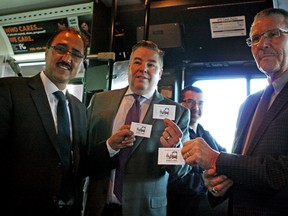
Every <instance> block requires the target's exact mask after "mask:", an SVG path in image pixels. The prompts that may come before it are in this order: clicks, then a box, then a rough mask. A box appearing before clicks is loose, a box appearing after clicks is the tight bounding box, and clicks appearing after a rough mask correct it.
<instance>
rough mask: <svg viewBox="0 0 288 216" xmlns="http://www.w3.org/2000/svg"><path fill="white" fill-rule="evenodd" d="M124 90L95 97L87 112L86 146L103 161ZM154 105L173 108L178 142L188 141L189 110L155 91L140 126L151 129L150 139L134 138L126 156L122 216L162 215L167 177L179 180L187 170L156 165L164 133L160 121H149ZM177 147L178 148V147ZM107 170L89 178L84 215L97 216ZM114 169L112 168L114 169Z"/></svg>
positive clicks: (106, 178)
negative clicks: (177, 129) (178, 135)
mask: <svg viewBox="0 0 288 216" xmlns="http://www.w3.org/2000/svg"><path fill="white" fill-rule="evenodd" d="M126 91H127V88H124V89H120V90H113V91H108V92H103V93H98V94H95V95H94V96H93V97H92V100H91V104H90V106H89V108H88V125H89V126H88V127H89V128H88V131H89V132H88V143H89V150H90V154H93V155H95V157H100V158H101V159H103V162H104V161H106V162H104V163H107V158H108V159H109V160H110V158H109V154H108V150H107V147H106V140H107V138H109V137H110V136H111V133H112V127H113V121H114V118H115V115H116V113H117V110H118V108H119V105H120V103H121V100H122V98H123V96H124V94H125V92H126ZM154 104H170V105H175V106H176V117H175V122H176V123H177V124H178V126H179V127H180V128H181V129H182V131H183V139H182V141H185V140H188V139H189V134H188V123H189V110H188V109H186V108H185V107H183V106H181V105H179V104H177V103H175V102H174V101H172V100H169V99H167V98H164V97H163V96H162V95H160V94H159V93H158V92H157V91H155V94H154V96H153V99H152V101H151V104H150V106H149V109H148V111H147V114H146V116H145V118H144V120H143V123H145V124H149V125H152V126H153V128H152V132H151V137H150V138H143V137H137V139H136V141H135V143H134V146H133V150H132V152H131V153H130V155H129V158H128V161H127V164H126V171H125V176H124V183H123V199H122V200H123V203H122V204H123V205H122V208H123V215H131V216H132V215H133V216H135V215H138V216H139V215H143V216H144V215H145V216H148V215H157V216H160V215H166V205H167V199H166V192H167V182H168V177H169V175H171V176H172V177H174V178H178V177H181V176H183V175H185V174H186V173H187V172H188V171H189V169H190V168H189V166H187V165H184V166H174V165H172V166H163V165H162V166H160V165H158V164H157V160H158V159H157V158H158V148H159V147H161V143H160V137H161V135H162V133H163V131H164V129H165V125H164V122H163V120H159V119H153V118H152V115H153V105H154ZM179 147H180V146H179ZM113 162H115V163H117V156H116V157H114V158H112V159H111V160H110V165H111V166H110V167H111V168H110V169H107V172H106V175H104V176H102V175H101V176H100V177H99V176H97V175H95V176H94V177H93V176H91V178H90V188H89V191H88V203H87V212H88V215H94V216H95V215H100V213H101V211H102V209H103V207H104V205H105V203H106V200H107V189H108V183H109V182H108V180H109V177H110V171H111V169H112V168H113ZM114 167H115V166H114Z"/></svg>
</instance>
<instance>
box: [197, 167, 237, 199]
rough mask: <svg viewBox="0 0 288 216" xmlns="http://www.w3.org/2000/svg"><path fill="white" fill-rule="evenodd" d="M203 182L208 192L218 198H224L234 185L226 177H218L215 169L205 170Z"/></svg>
mask: <svg viewBox="0 0 288 216" xmlns="http://www.w3.org/2000/svg"><path fill="white" fill-rule="evenodd" d="M203 180H204V183H205V186H206V187H207V188H208V190H209V191H210V192H211V193H212V194H213V195H214V196H216V197H219V196H224V194H225V193H226V192H227V190H228V189H229V188H230V187H231V186H232V185H233V181H232V180H231V179H229V178H228V177H227V176H225V175H217V173H216V170H215V169H209V170H205V171H204V173H203Z"/></svg>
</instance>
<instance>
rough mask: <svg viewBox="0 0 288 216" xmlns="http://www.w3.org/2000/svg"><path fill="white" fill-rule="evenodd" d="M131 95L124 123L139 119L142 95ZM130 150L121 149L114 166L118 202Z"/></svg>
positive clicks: (120, 198)
mask: <svg viewBox="0 0 288 216" xmlns="http://www.w3.org/2000/svg"><path fill="white" fill-rule="evenodd" d="M132 96H133V97H134V99H135V101H134V103H133V105H132V107H131V108H130V110H129V111H128V113H127V116H126V120H125V124H131V122H139V119H140V100H141V97H142V96H141V95H136V94H133V95H132ZM131 150H132V147H128V148H123V149H121V150H120V152H119V163H118V166H117V168H116V174H115V181H114V194H115V196H116V197H117V199H118V200H119V201H120V202H122V185H123V176H124V170H125V164H126V161H127V159H128V155H129V153H130V152H131Z"/></svg>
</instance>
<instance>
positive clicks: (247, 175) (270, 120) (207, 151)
mask: <svg viewBox="0 0 288 216" xmlns="http://www.w3.org/2000/svg"><path fill="white" fill-rule="evenodd" d="M287 31H288V12H287V11H286V10H283V9H277V8H269V9H265V10H263V11H260V12H259V13H258V14H256V16H255V18H254V21H253V23H252V26H251V29H250V37H249V39H247V42H248V45H249V46H250V47H251V51H252V54H253V57H254V59H255V61H256V64H257V67H258V68H259V70H260V71H261V72H262V73H264V74H265V75H266V76H267V80H268V83H269V85H268V86H267V88H265V90H264V91H259V92H257V93H255V94H253V95H250V96H248V98H247V99H246V101H245V102H244V103H243V104H242V106H241V107H240V110H239V116H238V121H237V126H236V133H235V139H234V145H233V153H225V152H218V151H215V150H213V149H211V148H210V147H209V146H208V145H207V143H205V141H204V140H203V139H200V138H196V139H194V140H190V141H188V142H186V143H184V146H183V148H182V155H183V157H184V158H185V160H186V163H188V164H190V165H191V166H194V165H195V164H198V165H199V166H200V167H201V168H203V169H205V172H204V175H203V178H204V182H205V185H206V186H207V188H208V190H209V194H208V198H209V201H210V203H211V205H213V206H216V205H218V204H219V203H221V202H223V201H224V200H225V199H227V198H229V205H228V210H229V215H269V216H272V215H286V214H287V201H286V200H287V199H288V136H287V131H288V124H287V122H288V97H287V95H288V58H287V56H288V34H287ZM271 90H272V91H271ZM255 125H256V126H255ZM174 126H175V127H174V129H175V130H177V127H176V125H174Z"/></svg>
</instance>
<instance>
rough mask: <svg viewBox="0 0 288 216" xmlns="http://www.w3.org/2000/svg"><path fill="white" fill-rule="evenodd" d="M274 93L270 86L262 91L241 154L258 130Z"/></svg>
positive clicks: (244, 151)
mask: <svg viewBox="0 0 288 216" xmlns="http://www.w3.org/2000/svg"><path fill="white" fill-rule="evenodd" d="M273 92H274V88H273V86H272V84H270V85H269V86H268V87H267V88H266V89H265V91H264V93H263V96H262V97H261V99H260V101H259V104H258V108H257V111H256V113H255V117H254V122H253V125H251V132H250V136H249V137H247V138H246V139H248V140H247V141H246V142H245V146H244V148H243V151H242V154H245V153H246V151H247V148H248V146H249V145H250V143H251V142H252V140H253V138H254V136H255V134H256V131H257V130H258V128H259V126H260V124H261V122H262V120H263V118H264V116H265V114H266V112H267V110H268V107H269V102H270V99H271V96H272V94H273Z"/></svg>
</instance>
